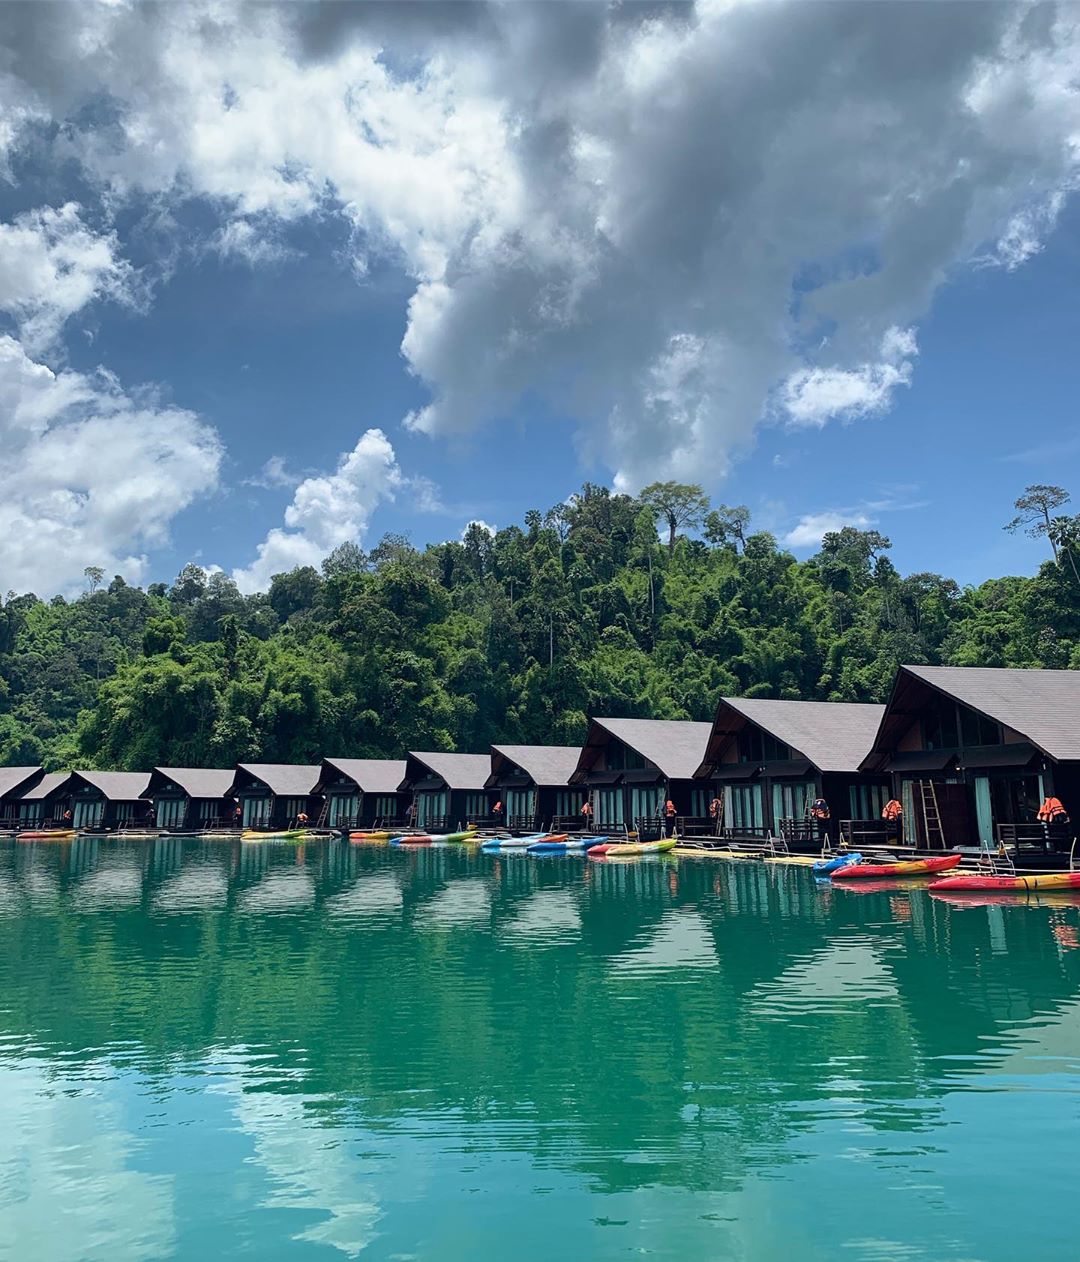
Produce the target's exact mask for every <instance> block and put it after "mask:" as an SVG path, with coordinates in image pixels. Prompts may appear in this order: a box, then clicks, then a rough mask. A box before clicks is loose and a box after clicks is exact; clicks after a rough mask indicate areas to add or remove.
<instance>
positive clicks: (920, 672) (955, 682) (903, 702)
mask: <svg viewBox="0 0 1080 1262" xmlns="http://www.w3.org/2000/svg"><path fill="white" fill-rule="evenodd" d="M927 688H931V689H934V690H935V691H937V692H939V693H943V694H944V695H945V696H947V697H952V698H953V699H954V700H956V701H959V702H960V703H961V704H962V705H965V706H968V707H969V708H970V709H972V710H976V711H978V712H979V713H980V714H984V715H985V716H986V717H987V718H989V719H994V720H995V721H996V722H998V723H1003V724H1004V725H1005V726H1006V727H1009V728H1012V730H1013V731H1014V732H1017V733H1019V734H1020V736H1022V737H1025V738H1026V739H1027V740H1029V741H1030V742H1031V743H1032V744H1033V745H1035V746H1037V747H1038V748H1039V749H1040V750H1042V752H1043V753H1044V754H1047V755H1049V756H1050V757H1051V758H1054V759H1057V760H1058V761H1061V762H1064V761H1071V760H1077V761H1080V671H1077V670H1038V669H1031V670H1026V669H1021V668H1014V667H999V666H901V667H900V670H899V671H898V672H897V676H896V680H895V682H894V684H893V690H892V696H891V697H890V698H889V704H888V705H887V706H886V708H885V716H884V718H883V719H882V721H881V726H880V728H879V730H878V733H877V739H876V740H875V741H874V745H873V749H872V750H871V751H870V753H869V754H868V756H867V759H866V762H867V765H868V766H869V765H876V764H879V763H880V762H881V760H882V759H883V758H885V757H887V756H888V753H889V751H890V750H891V748H892V746H893V745H894V744H895V742H896V741H897V740H899V739H900V736H901V735H902V734H903V732H904V731H906V730H907V729H908V727H910V725H911V723H912V721H913V720H914V718H915V717H916V716H917V714H918V712H919V709H920V708H921V706H922V704H924V703H925V696H926V691H925V690H926V689H927Z"/></svg>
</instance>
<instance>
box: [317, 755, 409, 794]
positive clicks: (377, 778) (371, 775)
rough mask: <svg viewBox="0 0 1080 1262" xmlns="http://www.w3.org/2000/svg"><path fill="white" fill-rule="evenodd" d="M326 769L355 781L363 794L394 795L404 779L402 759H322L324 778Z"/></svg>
mask: <svg viewBox="0 0 1080 1262" xmlns="http://www.w3.org/2000/svg"><path fill="white" fill-rule="evenodd" d="M327 767H332V768H333V769H334V770H335V771H340V772H341V774H342V775H343V776H348V777H349V779H350V780H355V781H356V783H357V785H358V786H359V787H360V790H361V792H363V793H396V792H397V791H398V785H400V784H401V782H402V780H404V779H405V759H404V758H324V759H323V769H324V770H323V775H324V776H325V774H326V772H325V768H327Z"/></svg>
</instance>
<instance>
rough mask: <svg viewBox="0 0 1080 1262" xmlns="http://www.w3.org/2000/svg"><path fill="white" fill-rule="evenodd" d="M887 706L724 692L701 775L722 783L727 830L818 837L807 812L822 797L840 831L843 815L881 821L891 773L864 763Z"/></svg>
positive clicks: (741, 835) (752, 835) (751, 835)
mask: <svg viewBox="0 0 1080 1262" xmlns="http://www.w3.org/2000/svg"><path fill="white" fill-rule="evenodd" d="M884 712H885V707H884V706H880V705H860V704H857V703H849V702H841V701H768V700H759V699H757V698H753V699H747V698H743V697H725V698H723V699H722V700H721V702H720V704H719V706H718V707H717V711H716V718H715V719H714V720H713V726H712V734H711V736H710V737H709V742H708V745H707V747H706V750H705V757H704V759H703V760H702V762H701V765H700V766H699V767H698V769H697V775H698V778H699V779H701V780H705V781H708V782H710V783H712V784H713V785H715V786H716V792H717V796H718V797H719V799H720V800H721V802H722V803H723V826H724V834H725V836H729V837H734V838H737V839H743V840H750V839H760V838H762V837H766V836H779V835H781V834H783V835H786V836H787V837H789V838H794V839H797V840H806V841H810V842H813V841H814V840H815V834H816V830H815V829H813V828H811V827H810V826H809V823H808V820H807V812H808V808H809V806H810V804H811V803H812V802H813V801H814V799H815V798H818V797H822V798H824V799H825V800H826V801H827V802H828V804H829V810H830V814H831V817H832V827H831V830H830V831H831V832H832V835H833V836H834V837H835V836H836V828H837V825H838V823H839V822H840V821H841V820H852V821H879V820H880V819H881V810H882V807H883V806H884V805H885V803H886V801H888V798H889V781H888V777H887V776H883V775H880V774H878V775H868V774H864V773H862V772H860V771H859V765H860V763H861V762H862V760H863V759H864V758H865V757H866V754H867V751H868V750H869V749H870V746H871V745H872V744H873V742H874V736H875V735H876V734H877V730H878V725H879V724H880V722H881V716H882V714H883V713H884ZM874 826H875V827H876V824H875V825H874Z"/></svg>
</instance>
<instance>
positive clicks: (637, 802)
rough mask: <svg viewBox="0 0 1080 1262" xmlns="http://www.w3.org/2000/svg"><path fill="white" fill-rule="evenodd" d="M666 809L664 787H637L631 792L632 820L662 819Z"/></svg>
mask: <svg viewBox="0 0 1080 1262" xmlns="http://www.w3.org/2000/svg"><path fill="white" fill-rule="evenodd" d="M663 809H664V789H663V786H662V785H635V786H634V787H633V788H632V789H631V790H630V819H631V822H633V821H636V820H639V819H648V820H655V819H659V818H660V813H661V811H662V810H663Z"/></svg>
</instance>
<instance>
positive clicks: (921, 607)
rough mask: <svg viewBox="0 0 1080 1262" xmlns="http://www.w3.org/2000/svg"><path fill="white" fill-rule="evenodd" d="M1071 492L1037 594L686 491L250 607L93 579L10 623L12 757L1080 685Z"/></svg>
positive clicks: (2, 669) (1, 615)
mask: <svg viewBox="0 0 1080 1262" xmlns="http://www.w3.org/2000/svg"><path fill="white" fill-rule="evenodd" d="M1046 491H1057V488H1029V492H1035V493H1036V495H1035V499H1036V501H1037V500H1038V493H1039V492H1046ZM1060 495H1061V496H1062V497H1064V492H1061V493H1060ZM1051 498H1053V497H1051ZM1064 498H1067V497H1064ZM1064 498H1059V499H1058V500H1057V501H1056V502H1055V503H1053V504H1050V505H1049V507H1047V502H1046V497H1045V496H1044V497H1043V502H1035V503H1034V504H1032V503H1031V502H1027V501H1030V500H1031V495H1030V494H1029V495H1028V496H1027V497H1022V498H1021V500H1019V501H1017V505H1018V508H1020V509H1021V514H1020V517H1019V518H1018V519H1017V521H1016V522H1015V523H1013V525H1014V526H1015V527H1017V528H1031V529H1032V531H1033V533H1040V534H1043V535H1045V536H1047V537H1048V553H1049V551H1050V549H1051V548H1052V549H1053V550H1054V556H1053V557H1052V558H1050V559H1048V560H1047V562H1046V564H1044V565H1043V566H1042V568H1041V569H1040V572H1039V573H1038V574H1037V575H1036V576H1034V577H1028V578H1002V579H995V580H991V581H989V582H986V583H983V584H982V585H981V586H979V587H977V588H967V589H961V588H960V587H959V586H958V585H957V584H956V583H955V582H954V581H953V580H952V579H949V578H947V577H943V576H941V575H939V574H932V573H921V574H909V575H907V576H902V575H900V574H899V573H898V572H897V570H896V568H895V566H894V565H893V564H892V562H891V561H890V559H889V555H888V554H889V549H890V543H889V540H888V539H886V538H884V537H883V536H882V535H880V534H878V533H877V532H875V531H864V530H856V529H853V528H845V529H843V530H841V531H839V532H837V533H835V534H830V535H827V536H826V537H825V539H824V542H823V545H822V548H821V551H820V552H819V553H818V554H817V555H816V556H814V557H812V558H811V559H810V560H808V561H805V562H798V561H796V560H795V558H794V557H793V556H791V555H790V554H789V553H787V552H784V551H782V550H781V549H780V548H779V547H778V546H777V543H776V540H775V539H774V538H773V537H772V536H771V535H769V534H766V533H763V532H757V533H755V532H754V531H753V529H752V524H751V522H750V519H749V514H748V513H747V511H746V510H745V509H743V508H727V507H720V508H717V509H714V510H713V509H710V506H709V504H708V502H707V500H706V499H705V498H704V496H702V495H701V493H700V488H695V487H682V486H676V485H672V484H664V485H659V486H654V487H652V488H647V489H646V491H644V492H643V493H642V495H641V496H639V497H630V496H626V495H615V494H611V493H609V492H608V491H607V490H605V489H603V488H601V487H596V486H592V485H586V486H585V487H584V488H583V490H582V491H581V493H580V494H579V495H577V496H575V497H573V499H572V500H571V501H570V502H568V503H566V504H560V505H558V506H557V507H556V508H554V509H552V510H551V511H549V512H547V513H546V514H541V513H540V512H536V511H531V512H528V513H526V514H525V520H524V523H523V525H522V526H520V527H518V526H510V527H507V528H506V529H503V530H500V531H498V533H497V534H495V535H494V536H491V535H490V534H489V533H488V532H487V531H486V530H485V529H484V528H483V527H481V526H479V525H473V526H470V527H469V529H468V530H467V531H466V533H465V536H464V538H463V540H462V541H461V542H449V543H443V544H439V545H437V546H432V547H428V548H426V549H425V550H424V551H418V550H415V549H414V548H412V547H411V546H410V545H409V543H408V541H407V540H406V539H404V538H400V537H395V536H387V537H384V538H383V540H382V541H381V542H380V543H379V544H378V545H377V546H376V547H374V548H373V549H372V550H371V551H370V552H369V553H364V552H363V551H361V550H360V549H359V548H358V547H355V546H353V545H345V546H344V547H342V548H339V549H337V551H335V552H334V553H333V554H332V555H331V556H329V557H327V558H326V560H325V562H324V563H323V566H322V569H321V572H317V571H316V570H314V569H311V568H305V569H299V570H295V571H293V572H292V573H289V574H284V575H279V576H277V577H276V578H275V579H274V581H273V584H272V586H271V588H270V590H269V592H268V593H265V594H261V595H256V596H250V597H244V596H241V595H240V593H239V592H238V591H237V589H236V586H235V584H234V583H233V582H232V581H231V580H230V579H229V578H228V577H226V576H225V575H224V574H221V573H214V574H210V575H207V574H206V573H205V572H204V571H203V570H202V569H200V568H199V567H197V566H194V565H190V566H187V567H185V569H184V570H183V572H182V573H181V574H180V575H179V577H178V578H177V580H176V581H175V583H173V584H172V585H171V586H167V585H166V584H153V585H151V586H150V587H149V588H148V589H147V590H145V591H144V590H142V589H140V588H134V587H129V586H128V585H126V584H125V583H124V581H123V579H121V578H115V579H113V581H112V582H111V583H107V584H105V583H103V582H102V579H103V577H104V576H102V575H101V574H100V572H99V571H94V570H88V571H87V578H88V590H87V592H86V593H85V594H84V595H82V596H80V597H79V598H78V599H76V600H73V601H66V600H64V599H63V598H61V597H56V598H54V599H53V600H50V601H47V602H46V601H41V600H39V599H38V598H37V597H36V596H33V595H20V596H16V595H14V594H9V595H8V598H7V600H6V601H5V602H4V604H3V606H2V608H0V763H34V762H38V761H43V762H45V763H46V764H47V765H48V766H50V767H54V768H59V767H67V766H74V765H81V766H88V767H90V766H96V767H101V768H108V767H115V768H130V769H145V768H149V767H151V766H154V765H155V764H157V765H165V766H168V765H173V766H177V765H200V764H202V765H209V766H229V765H231V764H232V763H234V762H237V761H240V760H260V761H283V762H307V761H311V760H312V759H314V758H316V757H318V756H319V755H321V754H322V753H324V752H326V753H337V754H342V755H344V754H348V755H355V756H390V755H400V754H401V752H402V751H403V750H406V749H408V748H414V749H423V748H447V749H451V748H456V749H461V750H484V749H486V747H487V746H488V744H489V743H490V742H492V741H495V740H502V741H510V742H544V743H546V742H551V743H556V744H563V743H574V742H577V741H580V740H581V739H582V738H583V737H584V735H585V725H586V715H587V714H589V713H595V714H608V715H628V716H634V715H637V716H645V717H652V718H692V719H709V718H711V717H712V713H713V709H714V706H715V704H716V700H717V698H718V697H719V696H720V695H721V694H723V693H730V694H741V695H749V696H761V697H801V698H806V699H820V700H860V701H870V700H881V699H883V698H884V696H885V694H886V692H887V689H888V686H889V683H890V680H891V678H892V675H893V672H894V670H895V668H896V666H897V664H898V663H901V662H912V663H919V662H926V663H952V664H959V665H987V666H1055V667H1066V666H1071V667H1080V581H1078V577H1077V571H1076V565H1075V563H1074V550H1073V547H1072V539H1073V536H1074V535H1075V533H1076V527H1077V519H1075V518H1067V517H1053V516H1051V510H1052V509H1053V508H1056V507H1058V506H1060V504H1061V503H1062V502H1064ZM658 524H659V525H660V527H661V532H662V536H661V537H658V533H657V525H658ZM685 530H690V531H693V532H694V533H695V534H700V536H701V537H687V536H686V535H685V534H683V533H681V532H682V531H685Z"/></svg>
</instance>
